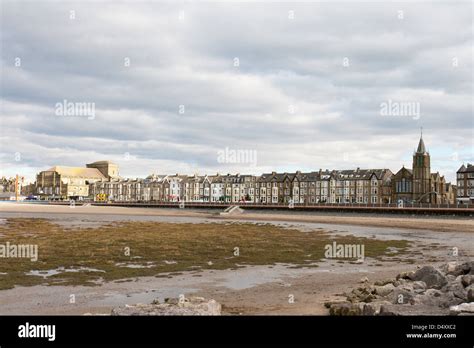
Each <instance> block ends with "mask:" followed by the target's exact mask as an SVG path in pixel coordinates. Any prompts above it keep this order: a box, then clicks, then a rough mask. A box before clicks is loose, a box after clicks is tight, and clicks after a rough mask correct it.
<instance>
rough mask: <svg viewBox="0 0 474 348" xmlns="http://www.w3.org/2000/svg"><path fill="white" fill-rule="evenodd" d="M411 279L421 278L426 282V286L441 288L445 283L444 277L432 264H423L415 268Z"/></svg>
mask: <svg viewBox="0 0 474 348" xmlns="http://www.w3.org/2000/svg"><path fill="white" fill-rule="evenodd" d="M410 279H412V280H421V281H423V282H425V283H426V287H427V288H433V289H441V288H442V287H443V286H444V285H446V283H447V282H448V281H447V280H446V277H445V276H444V275H443V274H442V273H441V272H440V271H438V270H437V269H436V268H434V267H433V266H425V267H423V268H420V269H419V270H417V271H416V272H415V273H414V275H413V278H410Z"/></svg>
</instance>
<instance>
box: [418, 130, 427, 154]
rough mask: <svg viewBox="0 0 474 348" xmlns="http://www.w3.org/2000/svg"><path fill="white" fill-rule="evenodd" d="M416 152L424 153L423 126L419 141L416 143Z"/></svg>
mask: <svg viewBox="0 0 474 348" xmlns="http://www.w3.org/2000/svg"><path fill="white" fill-rule="evenodd" d="M416 152H417V153H426V148H425V142H424V141H423V127H421V135H420V142H419V143H418V149H417V150H416Z"/></svg>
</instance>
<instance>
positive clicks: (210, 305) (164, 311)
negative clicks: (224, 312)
mask: <svg viewBox="0 0 474 348" xmlns="http://www.w3.org/2000/svg"><path fill="white" fill-rule="evenodd" d="M111 314H112V315H221V305H220V304H219V303H218V302H216V301H214V300H209V301H208V300H206V299H204V298H202V297H190V298H184V299H181V300H180V299H167V300H166V301H165V303H159V301H157V300H154V301H153V302H152V303H151V304H136V305H130V306H129V305H125V306H124V307H117V308H114V309H113V310H112V313H111Z"/></svg>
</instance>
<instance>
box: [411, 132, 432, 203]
mask: <svg viewBox="0 0 474 348" xmlns="http://www.w3.org/2000/svg"><path fill="white" fill-rule="evenodd" d="M430 179H431V167H430V154H429V153H428V152H427V151H426V148H425V143H424V141H423V132H422V133H421V136H420V141H419V143H418V148H417V149H416V151H415V152H414V153H413V199H414V200H415V201H417V202H420V203H429V202H431V197H430V196H431V195H429V194H427V193H428V192H430V191H431V188H430ZM420 198H421V200H420Z"/></svg>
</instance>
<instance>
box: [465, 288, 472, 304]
mask: <svg viewBox="0 0 474 348" xmlns="http://www.w3.org/2000/svg"><path fill="white" fill-rule="evenodd" d="M466 297H467V302H474V287H473V286H472V285H471V286H470V287H469V288H468V290H467V295H466Z"/></svg>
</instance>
